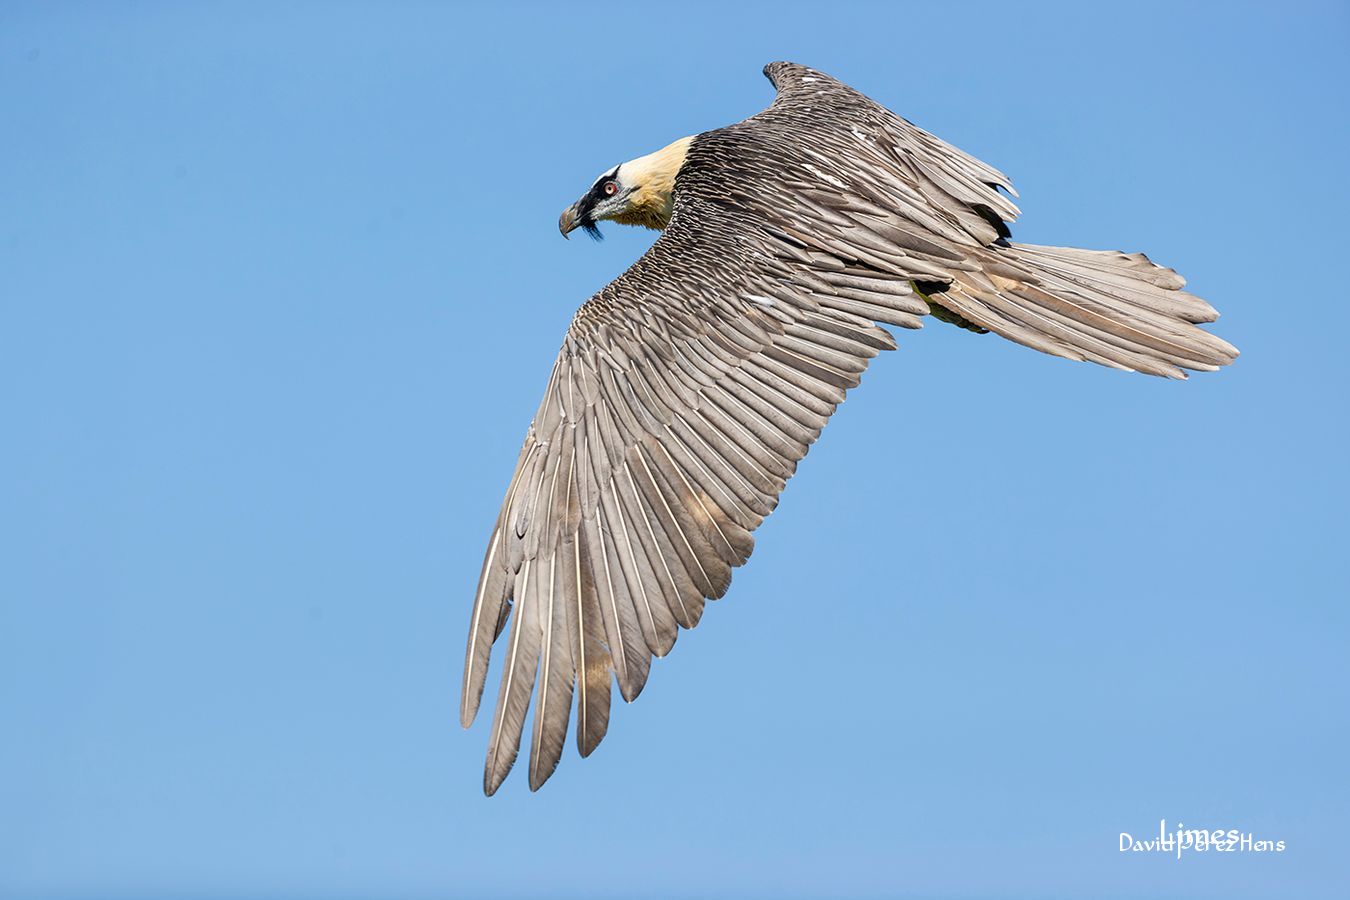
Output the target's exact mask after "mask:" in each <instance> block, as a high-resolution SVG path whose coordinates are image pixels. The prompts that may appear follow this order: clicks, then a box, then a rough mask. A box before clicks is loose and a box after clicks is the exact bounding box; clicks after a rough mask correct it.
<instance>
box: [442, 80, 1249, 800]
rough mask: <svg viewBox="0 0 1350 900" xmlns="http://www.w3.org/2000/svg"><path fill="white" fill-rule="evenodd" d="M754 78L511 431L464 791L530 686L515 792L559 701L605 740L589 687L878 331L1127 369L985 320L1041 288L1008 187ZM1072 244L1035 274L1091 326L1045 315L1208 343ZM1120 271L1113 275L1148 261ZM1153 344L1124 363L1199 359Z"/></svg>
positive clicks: (689, 612) (624, 650)
mask: <svg viewBox="0 0 1350 900" xmlns="http://www.w3.org/2000/svg"><path fill="white" fill-rule="evenodd" d="M765 71H766V74H767V75H768V76H769V77H770V79H771V80H772V81H773V83H774V85H775V86H776V87H777V88H778V91H779V93H778V97H777V99H776V100H775V101H774V103H773V105H772V106H770V107H769V108H768V109H767V110H765V111H764V112H762V113H760V114H759V115H757V116H754V117H752V118H750V119H747V120H746V121H744V122H741V123H738V124H736V125H732V126H729V127H727V128H723V129H719V130H718V131H713V132H708V133H705V134H702V135H699V136H698V137H697V138H695V140H694V141H693V143H692V145H691V146H690V149H689V153H688V156H687V157H686V160H685V163H684V165H683V167H682V168H681V170H680V174H679V176H678V178H677V181H676V188H675V206H674V213H673V216H672V218H671V222H670V225H669V227H668V228H667V229H666V231H665V233H664V234H663V235H662V236H661V237H660V238H659V239H658V240H657V241H656V243H655V244H654V245H653V246H652V247H651V248H650V249H649V250H648V251H647V253H646V254H644V255H643V257H642V258H641V259H639V260H638V261H637V262H636V263H635V264H634V265H633V266H632V268H630V269H629V270H628V271H627V272H626V273H624V275H622V276H621V277H620V278H619V279H617V280H616V281H614V282H613V283H612V284H610V285H609V286H607V287H606V288H605V289H604V290H602V291H600V293H598V294H596V295H595V296H594V297H592V298H591V299H590V300H589V301H588V302H587V303H586V304H585V305H584V306H583V307H582V308H581V309H580V311H578V313H577V315H576V317H575V319H574V320H573V322H572V325H571V327H570V328H569V330H568V333H567V337H566V339H565V341H564V343H563V347H562V350H561V352H560V353H559V355H558V360H557V362H556V364H555V366H554V369H553V373H552V376H551V377H550V379H549V384H548V388H547V390H546V391H545V393H544V399H543V402H542V403H541V404H540V406H539V410H538V412H537V413H536V414H535V418H534V421H533V423H532V424H531V426H530V430H529V433H528V435H527V436H526V439H525V445H524V447H523V448H522V450H521V454H520V459H519V461H518V463H517V465H516V471H515V475H514V476H513V478H512V480H511V484H510V487H509V489H508V491H507V496H506V501H505V503H504V504H503V507H502V510H501V514H500V515H499V517H498V519H497V523H496V525H495V527H494V529H493V532H492V537H491V539H490V541H489V544H488V550H487V554H486V558H485V559H484V563H483V571H482V575H481V578H480V582H479V587H478V594H477V597H476V598H475V601H474V609H473V617H472V621H471V625H470V631H469V643H468V652H467V656H466V660H465V670H464V690H463V701H462V706H461V720H462V721H463V723H464V724H465V725H466V726H467V725H469V724H470V723H471V722H472V721H473V719H474V717H475V715H476V713H477V710H478V706H479V702H480V700H481V697H482V692H483V687H484V683H485V680H486V676H487V670H488V662H489V657H490V653H491V648H492V646H493V644H494V642H495V641H496V640H497V639H498V637H500V636H501V635H502V634H503V632H505V633H506V640H505V646H504V654H505V658H504V661H503V666H502V676H501V687H500V691H499V693H498V699H497V706H496V711H495V713H494V716H493V722H492V731H491V736H490V738H489V745H488V758H487V767H486V771H485V775H484V790H485V791H486V792H487V793H488V794H491V793H493V792H494V791H496V790H497V788H498V787H499V786H500V784H501V782H502V780H503V779H504V778H505V777H506V775H507V773H508V772H509V771H510V769H511V766H512V765H513V764H514V762H515V759H516V756H517V754H518V753H519V749H520V742H521V739H522V737H523V735H524V727H525V720H526V714H527V712H528V709H529V707H530V705H531V698H532V697H533V705H534V720H533V726H532V729H531V734H530V786H531V788H532V789H534V788H538V787H539V786H540V785H541V784H543V782H544V781H545V780H546V779H547V778H548V777H549V775H550V774H552V772H553V770H554V768H555V767H556V766H557V763H558V760H559V758H560V756H561V753H562V749H563V745H564V742H565V739H566V734H567V729H568V725H569V721H570V718H571V710H572V708H573V707H574V706H575V709H576V734H577V743H578V747H579V749H580V751H581V754H582V755H583V756H585V755H588V754H589V753H590V752H591V751H592V750H594V749H595V747H596V745H597V744H598V743H599V742H600V740H601V739H602V738H603V737H604V734H605V730H606V728H607V726H608V722H609V708H610V684H611V673H613V679H614V680H615V681H616V682H617V683H618V686H619V690H620V692H621V693H622V695H623V696H624V698H625V699H628V700H632V699H634V698H635V697H637V695H638V694H639V693H640V692H641V690H642V688H643V685H644V684H645V683H646V680H647V676H648V673H649V671H650V668H651V660H652V657H653V656H663V655H665V654H666V653H668V652H669V651H670V649H671V647H672V646H673V645H674V643H675V639H676V635H677V633H678V629H679V628H680V627H684V628H692V627H693V626H694V625H696V624H697V623H698V621H699V618H700V616H701V615H702V613H703V607H704V604H705V602H706V601H707V600H709V599H713V598H716V597H720V596H722V595H723V594H724V593H725V592H726V590H727V587H728V586H729V584H730V580H731V570H732V569H733V568H735V567H736V566H739V565H741V564H742V563H744V562H745V561H746V559H747V558H748V557H749V556H750V552H751V549H752V547H753V539H752V537H751V533H752V532H753V531H754V530H755V528H756V527H758V525H759V524H760V523H761V522H762V521H763V520H764V517H765V516H767V515H768V514H769V513H770V512H771V511H772V510H773V508H774V506H775V505H776V503H777V500H778V496H779V494H780V492H781V491H782V490H783V487H784V485H785V484H786V482H787V480H788V478H790V477H791V476H792V474H793V472H794V470H795V469H796V465H797V463H798V461H800V460H801V458H802V457H803V456H805V455H806V452H807V449H808V448H809V447H810V445H811V443H812V442H814V441H815V440H816V438H817V437H818V436H819V435H820V432H821V429H822V428H824V426H825V423H826V421H827V420H828V419H829V417H830V415H831V414H832V413H833V412H834V410H835V408H836V407H837V406H838V404H839V403H840V402H841V401H842V400H843V399H844V394H845V391H847V390H848V388H850V387H852V386H854V385H856V384H857V383H858V380H859V378H860V376H861V374H862V372H863V370H864V369H865V368H866V366H867V363H868V361H869V360H870V359H871V358H872V357H873V356H875V355H876V354H877V353H878V352H879V351H881V350H886V349H892V348H893V347H894V346H895V344H894V341H893V339H892V338H891V336H890V334H889V333H888V332H887V331H885V330H884V329H882V328H880V327H879V326H878V323H885V324H890V325H897V326H901V327H906V328H918V327H919V326H920V322H919V318H920V317H921V316H923V315H925V314H927V313H928V312H930V311H932V307H933V306H940V307H942V309H943V317H944V318H948V319H952V320H955V321H957V322H958V323H962V324H967V325H971V326H976V327H981V328H989V329H992V330H996V331H1000V333H1004V334H1006V335H1007V336H1009V337H1012V338H1013V339H1014V340H1021V341H1022V342H1024V343H1029V344H1031V345H1032V346H1037V347H1038V348H1039V349H1043V350H1047V351H1048V352H1052V353H1058V354H1059V355H1068V356H1074V355H1075V354H1076V358H1080V359H1083V358H1092V359H1096V361H1099V362H1106V363H1107V364H1112V365H1117V364H1121V363H1119V362H1118V360H1119V359H1126V357H1124V356H1121V355H1120V354H1119V353H1117V354H1116V355H1114V356H1113V355H1111V353H1110V352H1108V351H1106V350H1102V351H1100V352H1097V351H1096V350H1091V351H1089V350H1081V349H1079V347H1080V344H1081V343H1082V342H1083V341H1089V342H1090V341H1098V340H1099V338H1098V337H1097V336H1096V335H1095V334H1088V335H1087V337H1084V336H1083V334H1080V333H1078V332H1073V329H1072V327H1068V326H1061V325H1060V324H1059V323H1058V322H1052V323H1051V325H1053V326H1055V327H1054V328H1050V327H1049V326H1046V325H1044V323H1043V322H1040V323H1039V324H1037V325H1035V326H1034V327H1033V326H1027V325H1025V324H1024V323H1022V322H1021V320H1019V319H1017V316H1016V315H1015V313H1014V312H1008V311H1007V309H1006V306H1007V305H1008V304H1006V303H1005V307H1000V308H999V309H996V310H994V311H993V312H991V311H990V310H991V308H992V307H990V306H989V301H988V296H987V294H988V292H989V291H992V293H993V295H995V297H996V299H1000V300H1002V299H1004V298H1006V297H1008V296H1014V295H1013V294H1011V293H1010V292H1009V291H1003V292H1000V291H999V288H1003V287H1006V286H1007V285H1012V286H1014V287H1015V288H1017V289H1022V290H1024V292H1028V291H1040V294H1046V293H1047V290H1048V288H1047V289H1042V288H1041V287H1040V285H1042V284H1043V283H1046V284H1048V283H1049V282H1043V281H1041V280H1038V276H1037V275H1036V274H1035V273H1033V272H1031V271H1030V270H1029V266H1028V264H1027V263H1026V262H1025V261H1024V258H1023V255H1021V254H1020V251H1019V253H1018V255H1014V253H1013V250H1014V249H1015V248H1016V245H1011V244H1008V243H1007V242H1006V240H1005V238H1006V236H1007V233H1008V232H1007V226H1006V224H1005V222H1007V221H1010V220H1011V219H1012V218H1013V217H1014V216H1015V215H1016V214H1017V209H1016V207H1015V206H1013V204H1012V202H1011V201H1010V200H1009V199H1008V198H1007V197H1006V196H1004V195H1003V194H1001V193H1000V192H999V191H998V188H999V187H1003V188H1007V189H1008V190H1011V188H1010V186H1009V184H1008V180H1007V179H1006V178H1005V177H1004V176H1003V175H1002V174H1001V173H999V172H997V171H996V170H994V169H992V168H990V167H988V166H986V165H985V164H983V163H981V162H979V161H978V160H975V159H973V158H972V157H969V156H967V155H966V154H964V153H962V152H961V151H959V150H957V149H956V148H954V147H951V146H949V145H947V144H945V143H943V142H942V141H940V140H938V139H937V138H935V137H933V136H932V135H929V134H927V133H926V132H924V131H922V130H920V129H918V128H916V127H914V126H913V125H911V124H910V123H908V122H906V121H904V120H903V119H900V118H898V117H896V116H894V115H893V114H891V113H889V112H887V111H886V110H884V109H882V108H881V107H879V106H877V105H876V104H874V103H872V102H871V101H870V100H868V99H867V98H865V97H863V96H862V95H861V94H858V93H857V92H855V91H853V90H852V89H850V88H848V87H846V86H844V85H842V84H840V83H838V82H836V81H834V80H833V79H830V78H829V77H828V76H825V75H822V74H821V73H818V72H814V71H812V70H810V69H805V68H803V67H801V66H795V65H792V64H789V63H774V64H771V65H770V66H768V67H766V70H765ZM1070 253H1079V254H1082V253H1086V251H1063V253H1059V254H1050V255H1048V256H1045V259H1044V262H1043V266H1044V268H1045V269H1046V270H1047V271H1049V272H1050V273H1051V274H1052V275H1053V277H1054V278H1058V279H1060V280H1061V281H1063V282H1065V283H1070V284H1079V286H1080V287H1081V289H1082V290H1083V291H1084V292H1088V291H1096V292H1097V293H1096V294H1093V295H1092V297H1091V298H1089V300H1083V299H1082V298H1081V297H1080V300H1081V301H1082V302H1083V303H1084V304H1086V305H1087V307H1088V310H1087V311H1088V312H1089V313H1091V315H1092V316H1095V318H1094V319H1091V320H1090V321H1088V323H1087V324H1086V325H1084V324H1083V322H1081V321H1078V320H1076V319H1074V314H1073V313H1072V312H1070V313H1065V312H1064V311H1063V310H1062V309H1061V310H1060V311H1059V312H1056V313H1055V315H1058V316H1059V317H1060V319H1066V320H1069V321H1070V322H1071V323H1075V326H1074V327H1081V328H1093V327H1099V326H1101V327H1105V326H1102V322H1106V323H1107V324H1108V325H1110V324H1112V321H1113V320H1111V317H1110V313H1109V311H1107V312H1105V313H1102V312H1098V311H1097V309H1096V307H1095V306H1093V305H1092V304H1100V303H1107V302H1108V301H1103V300H1101V298H1100V296H1098V295H1101V294H1102V292H1103V291H1104V292H1105V293H1106V294H1108V295H1109V294H1110V292H1111V291H1112V290H1116V288H1117V287H1119V290H1116V293H1117V294H1128V296H1125V297H1124V299H1121V298H1120V297H1115V298H1114V299H1110V298H1108V300H1109V301H1110V302H1116V303H1118V304H1120V303H1124V304H1127V305H1128V303H1131V302H1132V303H1135V304H1136V306H1137V307H1138V308H1139V309H1145V308H1149V304H1150V303H1154V302H1155V301H1156V302H1158V303H1162V302H1163V301H1158V300H1157V298H1156V297H1155V294H1156V295H1159V296H1160V295H1162V294H1164V293H1166V294H1167V295H1168V297H1167V298H1164V299H1165V301H1166V303H1170V304H1171V306H1170V307H1167V308H1166V309H1164V310H1163V311H1161V312H1158V311H1154V312H1150V315H1151V316H1152V318H1150V319H1148V320H1147V322H1146V326H1145V327H1146V328H1155V327H1156V330H1158V331H1160V332H1161V333H1164V334H1166V335H1169V336H1170V340H1171V341H1173V343H1184V342H1186V341H1191V342H1192V343H1194V342H1195V341H1202V342H1203V339H1197V338H1194V337H1193V336H1191V335H1190V334H1189V333H1188V332H1186V331H1185V329H1190V331H1191V332H1195V333H1197V334H1199V335H1202V336H1203V338H1205V339H1207V338H1211V337H1212V336H1210V335H1207V334H1205V333H1204V332H1201V331H1199V329H1196V328H1194V327H1193V326H1192V325H1190V324H1188V323H1189V322H1191V321H1202V320H1205V319H1204V317H1205V316H1206V315H1209V314H1212V312H1213V311H1212V310H1211V309H1210V308H1209V307H1208V305H1206V304H1204V303H1203V301H1200V300H1197V299H1195V298H1189V299H1187V298H1188V295H1184V294H1179V293H1177V292H1176V291H1175V290H1174V288H1175V287H1176V286H1178V285H1176V284H1174V283H1172V282H1170V281H1168V280H1167V279H1166V278H1165V277H1163V276H1158V277H1156V278H1153V280H1152V281H1150V282H1147V283H1146V284H1145V287H1140V284H1144V282H1138V281H1137V279H1136V280H1132V281H1131V280H1128V279H1125V280H1122V279H1120V278H1117V274H1118V273H1116V272H1115V270H1113V269H1112V268H1111V266H1112V265H1114V264H1115V263H1108V262H1107V261H1103V260H1100V259H1097V258H1096V257H1090V258H1079V257H1072V256H1067V255H1065V254H1070ZM1113 259H1114V258H1113ZM1125 259H1126V260H1127V263H1126V264H1127V265H1128V266H1129V267H1132V268H1130V271H1131V272H1133V271H1134V270H1135V269H1140V268H1141V267H1144V268H1148V269H1149V270H1150V277H1152V273H1155V272H1167V271H1169V270H1160V269H1156V267H1152V266H1151V265H1150V264H1147V262H1146V261H1144V262H1140V261H1139V260H1138V259H1137V258H1133V257H1130V258H1125ZM1112 279H1116V280H1114V281H1113V280H1112ZM1125 281H1129V283H1128V284H1127V285H1125V286H1124V287H1120V286H1119V285H1118V284H1117V282H1120V284H1124V282H1125ZM1154 282H1157V283H1156V284H1155V283H1154ZM916 285H917V286H918V288H919V290H917V291H916V289H915V287H916ZM1127 288H1128V290H1127ZM1055 290H1056V291H1057V292H1058V293H1057V294H1056V295H1055V296H1053V297H1051V300H1053V301H1055V302H1056V303H1061V304H1062V303H1063V302H1064V301H1063V297H1064V292H1063V291H1062V290H1061V288H1060V286H1059V283H1058V282H1056V283H1055ZM1130 292H1133V293H1130ZM1150 292H1152V293H1150ZM1040 294H1035V296H1036V297H1037V298H1038V299H1039V298H1040ZM947 297H952V298H953V299H952V300H950V301H946V300H945V298H947ZM930 298H931V303H930ZM948 302H950V305H947V304H948ZM1009 302H1011V301H1009ZM1017 302H1021V301H1017ZM1046 302H1049V301H1046ZM1014 305H1015V304H1014ZM1000 310H1001V311H1000ZM1155 320H1156V321H1155ZM1117 324H1118V323H1117ZM1019 329H1020V330H1019ZM1056 329H1057V330H1056ZM1065 333H1070V334H1071V335H1077V337H1073V338H1071V339H1069V338H1064V337H1063V335H1064V334H1065ZM1085 333H1086V332H1085ZM1145 337H1146V338H1149V339H1152V332H1150V333H1149V334H1148V335H1145ZM1130 339H1134V336H1132V337H1131V338H1130ZM1121 340H1124V339H1121ZM1213 340H1215V341H1217V338H1214V339H1213ZM1074 341H1078V342H1079V343H1075V342H1074ZM1155 343H1157V341H1155ZM1164 343H1165V342H1164ZM1219 343H1220V344H1221V343H1222V342H1219ZM1092 346H1093V347H1095V346H1096V345H1095V344H1092ZM1113 346H1114V345H1113ZM1224 346H1226V345H1224ZM1166 347H1167V348H1172V349H1166V348H1165V349H1163V350H1157V349H1156V348H1155V349H1153V350H1152V351H1151V354H1152V355H1141V356H1139V359H1140V360H1141V362H1139V363H1137V364H1134V365H1130V366H1129V367H1131V368H1139V369H1141V370H1143V371H1152V369H1149V368H1147V367H1146V366H1145V364H1148V365H1153V366H1156V367H1168V369H1169V370H1168V371H1166V372H1163V374H1171V371H1170V367H1172V366H1174V364H1175V365H1190V366H1191V367H1211V366H1210V365H1209V363H1208V361H1207V358H1206V359H1199V360H1198V361H1197V360H1196V359H1192V358H1191V357H1188V356H1185V355H1184V353H1183V352H1182V351H1177V350H1175V348H1174V347H1172V345H1171V344H1167V345H1166ZM1188 347H1189V345H1188ZM1116 349H1119V348H1116ZM1183 350H1184V351H1185V352H1191V351H1190V350H1189V349H1187V348H1183ZM1094 352H1096V354H1097V355H1096V356H1093V355H1090V354H1091V353H1094ZM1125 352H1126V351H1124V350H1121V351H1120V353H1125ZM1130 352H1133V351H1130ZM1169 354H1170V355H1169ZM1129 359H1133V357H1130V358H1129ZM1178 360H1180V361H1179V362H1178ZM1128 361H1129V360H1128V359H1127V362H1128ZM508 625H509V628H508Z"/></svg>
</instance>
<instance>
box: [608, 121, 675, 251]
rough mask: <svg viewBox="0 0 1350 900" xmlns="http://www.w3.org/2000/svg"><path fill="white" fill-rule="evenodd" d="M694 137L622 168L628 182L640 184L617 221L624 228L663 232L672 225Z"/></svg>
mask: <svg viewBox="0 0 1350 900" xmlns="http://www.w3.org/2000/svg"><path fill="white" fill-rule="evenodd" d="M693 140H694V139H693V137H692V136H691V137H682V138H680V139H679V140H678V141H675V142H674V143H672V144H667V145H666V146H665V147H662V148H661V149H660V150H657V151H656V152H655V153H648V154H647V155H646V156H640V157H638V158H637V159H634V160H631V161H629V162H626V163H624V164H623V165H622V166H620V167H619V171H620V172H621V173H622V174H623V177H624V180H625V181H629V180H631V181H632V182H633V183H636V184H638V185H640V187H639V188H638V189H637V191H636V192H634V194H633V196H632V198H631V199H630V200H629V202H628V209H627V210H625V211H624V213H623V214H622V215H619V216H616V217H615V218H614V221H616V222H618V223H619V224H621V225H640V226H642V227H643V228H652V229H655V230H656V231H663V230H665V227H666V226H667V225H669V224H670V214H671V212H672V211H673V210H674V207H675V176H676V175H677V174H679V171H680V167H681V166H683V165H684V158H685V156H686V155H688V153H689V145H690V144H691V143H692V142H693Z"/></svg>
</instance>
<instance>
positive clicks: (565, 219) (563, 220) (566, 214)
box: [558, 203, 581, 237]
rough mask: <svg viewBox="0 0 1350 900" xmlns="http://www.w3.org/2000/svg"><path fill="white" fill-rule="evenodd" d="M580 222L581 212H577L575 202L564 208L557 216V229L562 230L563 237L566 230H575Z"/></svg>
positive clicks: (565, 234) (566, 232) (565, 235)
mask: <svg viewBox="0 0 1350 900" xmlns="http://www.w3.org/2000/svg"><path fill="white" fill-rule="evenodd" d="M580 224H581V214H580V213H579V212H577V204H575V203H573V204H572V205H571V206H569V207H567V209H564V210H563V213H562V215H561V216H559V217H558V230H559V231H561V232H562V236H563V237H567V234H568V232H570V231H575V230H576V228H577V226H578V225H580Z"/></svg>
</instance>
